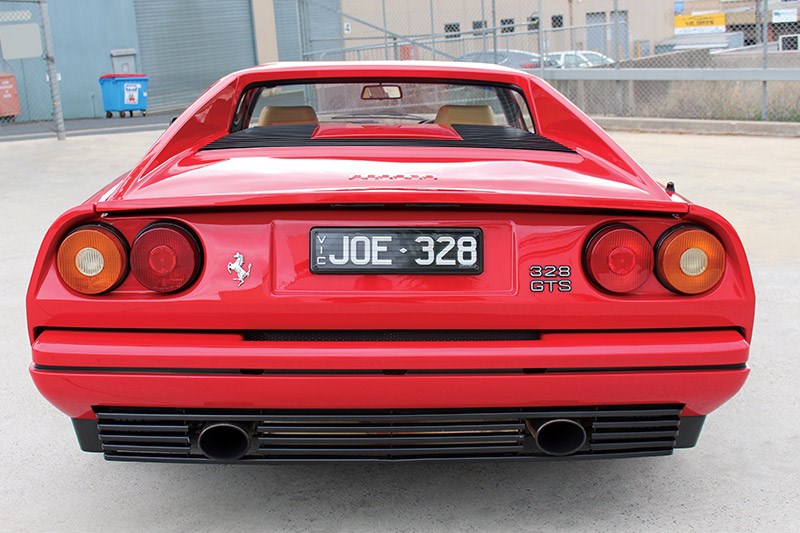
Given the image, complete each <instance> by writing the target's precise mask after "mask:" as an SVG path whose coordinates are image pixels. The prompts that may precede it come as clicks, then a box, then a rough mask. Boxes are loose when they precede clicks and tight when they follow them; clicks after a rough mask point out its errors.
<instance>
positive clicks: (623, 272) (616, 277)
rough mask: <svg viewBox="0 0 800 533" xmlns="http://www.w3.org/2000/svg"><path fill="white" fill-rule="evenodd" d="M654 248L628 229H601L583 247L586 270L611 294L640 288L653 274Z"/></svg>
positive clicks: (642, 237) (616, 227) (641, 236)
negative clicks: (584, 249) (584, 248)
mask: <svg viewBox="0 0 800 533" xmlns="http://www.w3.org/2000/svg"><path fill="white" fill-rule="evenodd" d="M653 262H654V260H653V248H652V247H651V245H650V242H649V241H648V240H647V238H646V237H645V236H644V235H642V234H641V233H639V232H638V231H636V230H635V229H633V228H630V227H628V226H619V225H617V226H609V227H606V228H603V229H601V230H600V231H599V232H597V233H595V235H594V236H593V237H592V238H591V240H590V241H589V245H588V246H587V247H586V266H587V267H588V271H589V276H590V277H591V278H592V280H593V281H594V282H595V283H596V284H598V285H600V286H601V287H603V288H604V289H606V290H608V291H611V292H618V293H625V292H631V291H634V290H636V289H638V288H639V287H641V286H642V285H643V284H644V282H645V281H647V278H649V277H650V273H651V272H652V271H653Z"/></svg>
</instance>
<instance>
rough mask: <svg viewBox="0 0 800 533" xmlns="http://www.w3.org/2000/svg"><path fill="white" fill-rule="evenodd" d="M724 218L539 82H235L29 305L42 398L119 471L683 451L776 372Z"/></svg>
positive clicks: (454, 68)
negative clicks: (764, 363) (760, 371)
mask: <svg viewBox="0 0 800 533" xmlns="http://www.w3.org/2000/svg"><path fill="white" fill-rule="evenodd" d="M754 305H755V295H754V291H753V284H752V280H751V275H750V271H749V267H748V264H747V260H746V257H745V252H744V250H743V248H742V244H741V242H740V240H739V238H738V237H737V235H736V233H735V232H734V230H733V228H732V227H731V226H730V224H729V223H728V222H726V221H725V220H724V219H723V218H722V217H721V216H720V215H718V214H716V213H714V212H713V211H710V210H709V209H706V208H703V207H700V206H698V205H695V204H692V203H690V202H689V201H688V200H686V199H685V198H683V197H681V196H679V195H678V194H677V193H676V192H675V190H674V187H673V186H672V185H671V184H667V185H666V186H665V185H661V184H659V183H656V182H655V181H654V180H653V179H652V178H651V177H650V176H648V175H647V174H646V173H645V172H644V171H643V170H642V168H640V167H639V166H638V165H637V164H636V163H635V162H634V161H633V160H632V159H631V157H630V156H628V155H627V154H626V153H625V152H624V151H623V150H622V149H620V147H619V146H618V145H617V144H615V143H614V142H613V141H612V140H611V139H610V138H609V137H608V136H607V135H606V134H605V133H604V132H603V131H602V130H601V129H600V128H599V127H598V126H597V125H596V124H594V123H593V122H592V121H591V120H589V119H588V118H587V117H586V116H585V115H583V114H582V113H581V112H580V111H579V110H578V109H577V108H575V106H573V105H572V104H571V103H569V102H568V101H567V100H566V99H565V98H564V97H562V96H561V95H560V94H559V93H557V92H556V91H554V90H553V89H552V88H551V87H550V86H549V85H547V84H546V83H544V82H542V81H541V80H539V79H538V78H536V77H534V76H531V75H529V74H526V73H524V72H520V71H517V70H512V69H507V68H503V67H496V66H487V65H477V64H464V63H453V64H449V63H422V62H419V63H418V62H376V63H344V62H342V63H334V62H330V63H287V64H273V65H265V66H260V67H256V68H252V69H248V70H243V71H240V72H236V73H234V74H231V75H229V76H227V77H225V78H223V79H221V80H220V81H218V82H217V83H215V84H214V85H213V86H212V87H211V88H210V89H208V91H207V92H206V93H205V94H203V95H202V96H201V97H200V98H199V99H198V100H197V102H195V103H194V104H193V105H192V106H191V107H189V108H188V109H187V110H186V111H185V112H184V113H183V114H182V115H181V116H180V117H178V119H177V120H176V121H175V122H174V123H173V124H172V125H171V126H170V127H169V129H167V131H166V132H165V133H164V134H163V135H162V136H161V138H160V139H159V140H158V141H157V142H156V144H155V145H154V146H153V147H152V148H151V149H150V151H149V152H147V154H145V156H144V157H143V158H142V160H141V161H140V162H139V163H138V164H137V165H136V166H135V167H134V168H133V169H132V170H131V171H130V172H128V173H126V174H124V175H123V176H120V177H119V178H118V179H116V180H115V181H113V182H112V183H111V184H110V185H108V186H107V187H106V188H104V189H103V190H101V191H100V192H98V193H97V194H95V195H94V196H92V197H91V198H89V199H88V200H87V201H86V202H84V203H83V204H81V205H79V206H78V207H75V208H74V209H71V210H69V211H67V212H66V213H64V214H63V215H62V216H61V217H60V218H59V219H58V220H57V221H56V222H55V223H54V224H53V226H52V227H51V228H50V230H49V231H48V233H47V235H46V236H45V238H44V242H43V244H42V247H41V250H40V252H39V256H38V258H37V260H36V266H35V268H34V271H33V275H32V279H31V283H30V288H29V291H28V297H27V309H28V323H29V332H30V339H31V343H32V351H33V364H32V366H31V374H32V376H33V380H34V382H35V384H36V386H37V387H38V389H39V391H41V393H42V394H43V395H44V396H45V397H46V398H47V399H48V400H49V401H50V402H52V403H53V405H55V406H56V407H57V408H58V409H60V410H61V411H63V412H64V413H65V414H66V415H67V416H69V417H70V418H72V421H73V424H74V428H75V431H76V433H77V437H78V442H79V444H80V447H81V448H82V449H83V450H85V451H92V452H103V453H104V454H105V458H106V459H109V460H117V461H165V462H236V463H253V464H256V463H278V462H290V461H309V462H315V461H364V460H367V461H428V460H443V461H450V460H502V461H506V460H520V459H526V460H548V459H555V458H570V459H587V458H612V457H640V456H650V455H667V454H670V453H672V451H673V449H675V448H688V447H692V446H694V445H695V443H696V442H697V439H698V436H699V434H700V431H701V428H702V426H703V422H704V420H705V417H706V415H707V414H709V413H710V412H711V411H713V410H715V409H716V408H717V407H719V406H720V405H722V404H723V403H724V402H725V401H727V400H728V399H729V398H731V397H732V396H733V395H734V394H735V393H736V392H737V391H738V390H739V389H740V388H741V387H742V384H743V383H744V381H745V378H746V377H747V373H748V367H747V356H748V350H749V343H750V338H751V333H752V325H753V313H754Z"/></svg>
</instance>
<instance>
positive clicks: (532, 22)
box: [528, 16, 539, 31]
mask: <svg viewBox="0 0 800 533" xmlns="http://www.w3.org/2000/svg"><path fill="white" fill-rule="evenodd" d="M528 31H539V17H537V16H530V17H528Z"/></svg>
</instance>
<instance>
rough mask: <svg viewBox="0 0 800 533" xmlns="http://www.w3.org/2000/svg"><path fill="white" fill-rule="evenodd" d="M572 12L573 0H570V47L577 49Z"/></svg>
mask: <svg viewBox="0 0 800 533" xmlns="http://www.w3.org/2000/svg"><path fill="white" fill-rule="evenodd" d="M572 14H573V10H572V0H569V49H570V50H575V22H574V20H573V17H572Z"/></svg>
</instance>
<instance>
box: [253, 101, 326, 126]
mask: <svg viewBox="0 0 800 533" xmlns="http://www.w3.org/2000/svg"><path fill="white" fill-rule="evenodd" d="M318 122H319V121H318V120H317V114H316V113H315V112H314V108H313V107H311V106H307V105H296V106H266V107H265V108H264V109H262V110H261V114H260V115H259V116H258V125H259V126H275V125H283V124H317V123H318Z"/></svg>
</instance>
